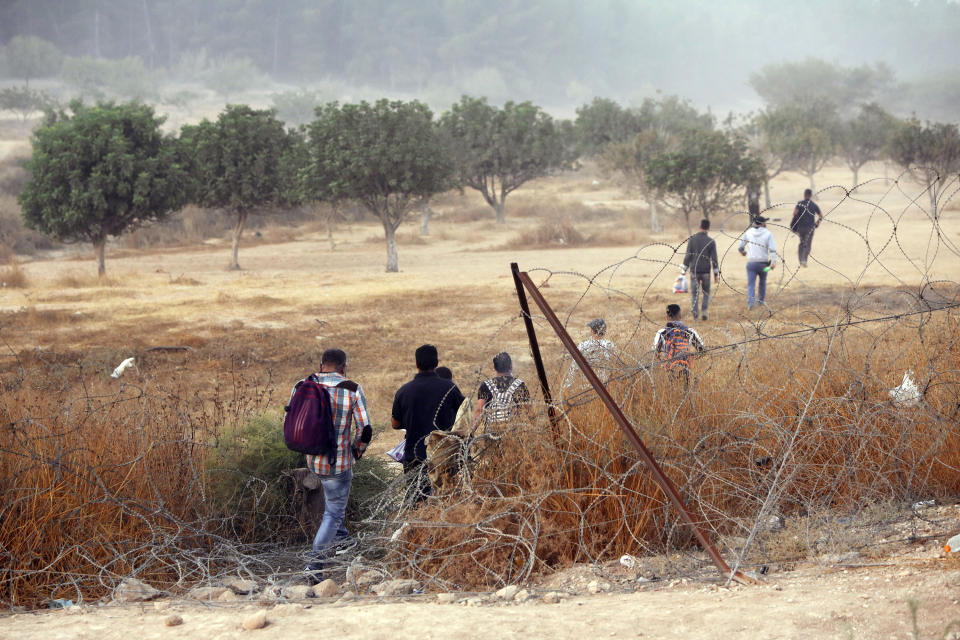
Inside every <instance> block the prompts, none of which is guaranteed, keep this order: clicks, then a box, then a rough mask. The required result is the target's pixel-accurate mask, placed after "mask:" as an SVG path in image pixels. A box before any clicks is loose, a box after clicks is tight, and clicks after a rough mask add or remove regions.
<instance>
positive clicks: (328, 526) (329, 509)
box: [307, 349, 373, 581]
mask: <svg viewBox="0 0 960 640" xmlns="http://www.w3.org/2000/svg"><path fill="white" fill-rule="evenodd" d="M346 370H347V354H346V353H344V352H343V351H341V350H340V349H327V350H326V351H324V352H323V355H322V356H321V357H320V372H319V373H317V374H316V376H317V379H318V382H319V383H320V385H321V386H323V387H325V388H326V389H327V392H328V393H329V394H330V404H331V407H332V409H333V424H334V425H336V427H337V457H336V461H335V462H334V463H333V464H331V463H330V461H329V460H328V458H327V456H311V455H308V456H307V466H308V467H310V468H311V469H312V470H313V471H314V473H316V474H317V475H319V476H320V482H321V484H322V485H323V520H322V521H321V523H320V528H319V529H317V535H316V536H315V537H314V539H313V552H314V561H313V562H311V563H310V565H309V566H308V567H307V572H308V573H309V574H310V576H311V581H319V578H320V572H322V570H323V558H324V557H325V556H327V555H329V554H328V553H327V552H328V547H329V546H330V543H331V542H333V541H334V539H335V538H339V539H342V540H343V541H344V542H347V541H350V539H351V538H350V533H349V532H348V531H347V528H346V526H345V523H346V510H347V500H348V499H349V497H350V483H351V481H352V480H353V463H354V460H359V459H360V456H362V455H363V452H364V451H365V450H366V448H367V444H369V442H370V438H371V435H372V433H373V429H372V427H371V426H370V416H369V415H368V414H367V400H366V398H365V397H364V395H363V389H361V388H360V385H358V384H357V383H355V382H353V381H351V380H347V378H346V377H345V373H346ZM351 422H352V423H353V429H352V433H351V428H350V427H351Z"/></svg>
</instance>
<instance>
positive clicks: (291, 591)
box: [283, 584, 315, 600]
mask: <svg viewBox="0 0 960 640" xmlns="http://www.w3.org/2000/svg"><path fill="white" fill-rule="evenodd" d="M314 595H315V593H314V591H313V587H309V586H307V585H305V584H294V585H291V586H289V587H284V588H283V597H284V598H287V599H288V600H305V599H306V598H312V597H313V596H314Z"/></svg>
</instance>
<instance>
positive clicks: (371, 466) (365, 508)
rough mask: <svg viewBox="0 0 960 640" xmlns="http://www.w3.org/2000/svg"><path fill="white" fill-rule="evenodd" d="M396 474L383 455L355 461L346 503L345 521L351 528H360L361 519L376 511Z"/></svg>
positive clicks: (391, 485) (392, 483)
mask: <svg viewBox="0 0 960 640" xmlns="http://www.w3.org/2000/svg"><path fill="white" fill-rule="evenodd" d="M397 475H399V472H398V471H396V470H395V467H392V466H391V464H390V461H389V460H388V459H387V458H386V457H385V456H383V455H366V456H364V457H362V458H360V459H359V460H358V461H357V463H356V464H355V465H354V467H353V484H352V485H351V487H350V501H349V502H348V503H347V522H348V523H349V524H350V526H351V528H357V527H360V528H362V527H363V521H364V520H366V519H368V518H370V517H371V516H373V515H374V513H375V512H377V511H378V509H377V507H378V506H379V505H380V504H381V503H382V502H383V501H384V500H385V499H387V498H388V496H387V495H386V492H389V491H392V490H393V486H394V480H396V478H397ZM398 504H399V502H398Z"/></svg>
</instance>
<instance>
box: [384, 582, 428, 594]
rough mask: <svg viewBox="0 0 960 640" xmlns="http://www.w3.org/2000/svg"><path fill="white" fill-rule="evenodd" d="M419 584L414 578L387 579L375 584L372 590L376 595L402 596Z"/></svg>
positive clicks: (411, 591)
mask: <svg viewBox="0 0 960 640" xmlns="http://www.w3.org/2000/svg"><path fill="white" fill-rule="evenodd" d="M419 584H420V583H418V582H417V581H416V580H387V581H386V582H381V583H380V584H378V585H377V586H375V587H374V588H373V592H374V593H376V594H377V595H378V596H403V595H407V594H409V593H413V590H414V589H416V588H417V587H418V586H419Z"/></svg>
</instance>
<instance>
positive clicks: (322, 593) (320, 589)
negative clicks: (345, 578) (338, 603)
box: [313, 578, 340, 598]
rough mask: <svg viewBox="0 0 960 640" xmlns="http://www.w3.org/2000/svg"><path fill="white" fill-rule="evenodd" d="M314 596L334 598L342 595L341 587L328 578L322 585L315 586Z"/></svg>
mask: <svg viewBox="0 0 960 640" xmlns="http://www.w3.org/2000/svg"><path fill="white" fill-rule="evenodd" d="M313 595H315V596H317V597H318V598H332V597H334V596H337V595H340V585H338V584H337V583H336V582H334V581H333V580H331V579H329V578H327V579H326V580H324V581H323V582H321V583H320V584H317V585H314V587H313Z"/></svg>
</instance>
